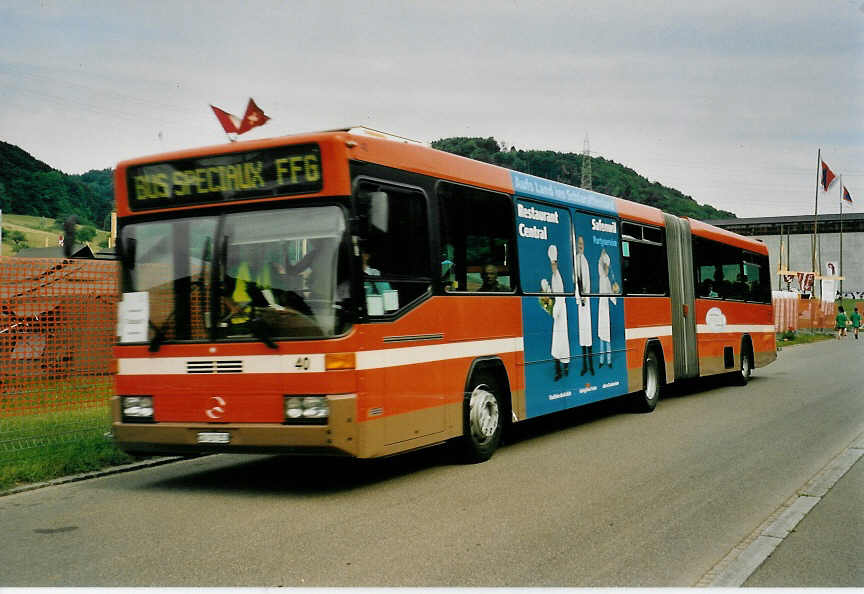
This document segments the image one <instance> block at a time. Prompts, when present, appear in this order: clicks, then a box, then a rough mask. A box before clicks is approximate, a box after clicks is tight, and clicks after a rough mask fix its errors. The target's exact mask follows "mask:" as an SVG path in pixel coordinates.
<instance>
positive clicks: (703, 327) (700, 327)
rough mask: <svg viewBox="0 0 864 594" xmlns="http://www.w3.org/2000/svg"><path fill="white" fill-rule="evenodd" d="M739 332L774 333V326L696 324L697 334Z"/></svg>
mask: <svg viewBox="0 0 864 594" xmlns="http://www.w3.org/2000/svg"><path fill="white" fill-rule="evenodd" d="M739 332H750V333H757V332H772V333H773V332H774V324H727V325H725V326H708V325H707V324H696V333H697V334H732V333H739Z"/></svg>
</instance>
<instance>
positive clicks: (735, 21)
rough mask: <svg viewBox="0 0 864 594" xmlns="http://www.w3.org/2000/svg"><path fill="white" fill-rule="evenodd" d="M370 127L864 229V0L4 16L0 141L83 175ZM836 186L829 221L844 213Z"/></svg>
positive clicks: (225, 8)
mask: <svg viewBox="0 0 864 594" xmlns="http://www.w3.org/2000/svg"><path fill="white" fill-rule="evenodd" d="M249 97H253V98H254V99H255V101H256V102H257V104H258V105H259V106H260V107H261V108H262V109H263V110H264V111H265V112H266V113H267V115H269V116H270V117H271V118H272V120H271V121H270V122H269V123H268V124H267V125H266V126H263V127H261V128H256V129H254V130H252V131H251V132H249V133H247V134H245V135H244V136H243V137H242V138H243V139H247V138H248V139H253V138H265V137H270V136H279V135H282V134H290V133H295V132H306V131H312V130H321V129H331V128H338V127H342V126H346V125H366V126H369V127H372V128H375V129H379V130H384V131H388V132H392V133H395V134H399V135H401V136H407V137H410V138H414V139H417V140H420V141H424V142H430V141H432V140H436V139H438V138H444V137H450V136H483V137H487V136H494V137H495V138H496V139H498V140H501V141H504V142H506V143H507V145H508V146H510V145H514V146H516V147H517V148H520V149H552V150H557V151H571V152H577V153H578V152H581V151H582V145H583V142H584V139H585V135H586V134H588V136H589V139H590V143H591V150H592V153H593V154H595V155H600V156H603V157H605V158H607V159H611V160H613V161H616V162H618V163H622V164H624V165H626V166H628V167H631V168H633V169H635V170H636V171H637V172H639V173H640V174H641V175H644V176H645V177H647V178H648V179H650V180H652V181H658V182H660V183H662V184H664V185H667V186H671V187H673V188H677V189H679V190H681V191H682V192H683V193H684V194H687V195H689V196H692V197H693V198H694V199H695V200H696V201H698V202H699V203H708V204H711V205H713V206H715V207H717V208H721V209H725V210H731V211H733V212H735V213H736V214H737V215H738V216H742V217H747V216H779V215H784V214H812V213H813V202H814V197H815V194H816V171H817V166H818V162H817V149H819V148H820V147H821V149H822V156H823V158H824V159H825V161H826V162H827V163H828V164H829V165H830V166H831V168H832V169H833V170H834V172H835V173H838V174H843V176H844V177H843V183H844V184H845V185H846V186H847V187H848V189H849V191H850V192H851V193H852V196H853V198H854V199H855V201H856V204H855V206H854V209H855V210H857V211H859V212H860V211H862V210H864V0H827V1H826V2H813V1H812V0H811V1H807V2H804V1H799V0H785V1H778V2H768V1H764V0H755V1H754V0H741V1H738V0H736V1H723V0H718V1H716V2H711V3H708V2H698V1H697V2H693V1H692V0H667V1H665V2H660V1H657V2H650V1H649V2H632V1H618V0H614V1H608V0H603V1H601V2H590V3H589V2H576V1H571V2H551V1H550V2H527V1H525V0H497V1H492V2H471V1H470V0H467V1H466V0H461V1H454V2H448V1H443V0H437V1H430V2H415V3H410V2H369V1H364V0H352V1H347V2H328V1H326V0H316V1H311V2H300V1H297V2H295V1H291V0H283V1H273V2H255V1H252V2H241V1H234V2H215V1H207V2H184V1H182V0H170V1H166V2H155V1H154V2H144V1H141V2H133V1H128V0H119V1H109V2H96V1H88V2H72V1H55V0H42V1H41V2H37V1H35V0H21V1H17V0H0V101H2V105H3V109H2V110H0V140H4V141H6V142H9V143H12V144H15V145H18V146H20V147H22V148H23V149H24V150H26V151H28V152H29V153H31V154H32V155H33V156H34V157H36V158H37V159H40V160H42V161H44V162H46V163H48V164H49V165H51V166H53V167H56V168H57V169H60V170H61V171H64V172H67V173H82V172H84V171H86V170H88V169H103V168H106V167H113V166H114V165H115V164H116V163H117V161H120V160H123V159H127V158H130V157H137V156H142V155H148V154H152V153H157V152H162V151H166V150H175V149H180V148H188V147H194V146H200V145H211V144H217V143H221V142H225V141H226V138H225V135H224V133H223V132H222V129H221V127H220V126H219V124H218V122H217V120H216V118H215V117H214V116H213V113H212V112H211V110H210V108H209V107H208V104H211V103H212V104H213V105H216V106H219V107H221V108H223V109H225V110H227V111H229V112H232V113H235V114H238V115H242V114H243V111H244V109H245V106H246V102H247V100H248V98H249ZM837 186H838V184H835V187H834V188H832V190H831V191H830V192H829V194H828V195H827V196H824V195H823V194H822V192H821V191H820V195H819V212H820V213H824V212H838V210H839V201H840V198H839V197H840V193H839V187H837Z"/></svg>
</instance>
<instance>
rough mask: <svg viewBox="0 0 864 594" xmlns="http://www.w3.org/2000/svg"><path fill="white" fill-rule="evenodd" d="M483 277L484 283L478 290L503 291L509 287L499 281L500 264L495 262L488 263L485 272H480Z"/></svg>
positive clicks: (485, 291) (484, 268)
mask: <svg viewBox="0 0 864 594" xmlns="http://www.w3.org/2000/svg"><path fill="white" fill-rule="evenodd" d="M480 277H481V278H482V279H483V284H482V285H480V288H479V289H477V290H478V291H481V292H484V293H487V292H488V293H503V292H507V291H508V290H509V289H507V287H505V286H504V285H502V284H501V283H500V282H498V266H497V265H495V264H487V265H486V266H484V267H483V272H481V273H480Z"/></svg>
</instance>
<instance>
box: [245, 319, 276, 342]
mask: <svg viewBox="0 0 864 594" xmlns="http://www.w3.org/2000/svg"><path fill="white" fill-rule="evenodd" d="M249 329H250V330H252V334H253V335H254V336H255V338H257V339H258V340H260V341H261V342H263V343H264V344H266V345H267V346H268V347H269V348H271V349H278V348H279V346H278V345H277V344H276V343H275V342H273V338H272V337H271V336H270V328H269V327H268V326H267V322H265V321H264V320H262V319H261V318H252V319H251V320H249Z"/></svg>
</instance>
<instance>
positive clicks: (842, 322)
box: [834, 305, 846, 338]
mask: <svg viewBox="0 0 864 594" xmlns="http://www.w3.org/2000/svg"><path fill="white" fill-rule="evenodd" d="M834 327H835V329H836V330H837V338H840V337H842V336H846V312H844V311H843V306H842V305H840V306H838V307H837V315H836V316H835V317H834Z"/></svg>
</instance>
